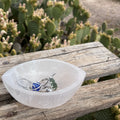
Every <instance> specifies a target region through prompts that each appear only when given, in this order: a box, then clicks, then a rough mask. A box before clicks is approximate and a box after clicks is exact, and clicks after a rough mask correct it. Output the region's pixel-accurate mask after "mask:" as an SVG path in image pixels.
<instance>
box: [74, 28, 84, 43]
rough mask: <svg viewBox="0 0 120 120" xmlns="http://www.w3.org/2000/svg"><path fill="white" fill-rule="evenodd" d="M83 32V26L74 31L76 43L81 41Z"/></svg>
mask: <svg viewBox="0 0 120 120" xmlns="http://www.w3.org/2000/svg"><path fill="white" fill-rule="evenodd" d="M83 32H84V29H83V28H81V29H79V30H77V31H76V41H77V44H80V43H82V35H83Z"/></svg>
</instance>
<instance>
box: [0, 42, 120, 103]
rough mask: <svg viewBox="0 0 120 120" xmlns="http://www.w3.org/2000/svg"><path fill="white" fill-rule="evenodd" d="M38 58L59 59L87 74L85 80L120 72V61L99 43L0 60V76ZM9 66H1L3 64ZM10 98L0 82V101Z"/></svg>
mask: <svg viewBox="0 0 120 120" xmlns="http://www.w3.org/2000/svg"><path fill="white" fill-rule="evenodd" d="M39 58H52V59H59V60H63V61H66V62H69V63H71V64H74V65H76V66H78V67H81V68H82V69H84V70H85V71H86V72H87V76H86V80H88V79H92V78H98V77H102V76H106V75H110V74H114V73H119V72H120V59H119V58H118V57H116V56H115V55H114V54H112V53H111V52H110V51H109V50H107V49H106V48H105V47H103V45H102V44H100V43H99V42H94V43H88V44H82V45H76V46H71V47H66V48H59V49H53V50H48V51H41V52H35V53H28V54H23V55H18V56H12V57H6V58H2V59H0V75H2V74H3V73H4V72H5V71H6V70H8V69H9V68H11V67H12V66H14V65H16V64H19V63H22V62H24V61H29V60H33V59H39ZM5 62H6V63H8V62H9V64H3V63H5ZM9 98H11V96H10V95H9V94H8V92H7V91H6V89H5V88H4V86H3V85H2V83H1V82H0V101H3V100H6V99H9Z"/></svg>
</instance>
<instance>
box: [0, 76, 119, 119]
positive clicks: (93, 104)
mask: <svg viewBox="0 0 120 120" xmlns="http://www.w3.org/2000/svg"><path fill="white" fill-rule="evenodd" d="M119 86H120V78H119V79H112V80H108V81H104V82H99V83H96V84H92V85H86V86H82V87H81V88H80V89H79V90H78V91H77V93H76V94H75V95H74V96H73V97H72V99H71V100H69V101H68V102H67V103H65V104H64V105H62V106H60V107H57V108H52V109H48V110H47V109H36V108H31V107H27V106H24V105H22V104H20V103H18V102H16V103H11V104H7V105H4V106H1V107H0V120H26V119H28V120H32V119H33V118H35V119H40V118H42V120H73V119H75V118H77V117H79V116H83V115H85V114H88V113H91V112H95V111H98V110H101V109H105V108H109V107H111V106H112V105H114V104H116V103H117V102H119V101H120V87H119ZM10 112H13V113H16V114H13V116H8V114H9V113H10Z"/></svg>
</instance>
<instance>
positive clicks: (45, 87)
mask: <svg viewBox="0 0 120 120" xmlns="http://www.w3.org/2000/svg"><path fill="white" fill-rule="evenodd" d="M54 75H55V74H53V75H51V76H50V77H46V78H44V79H42V80H40V81H39V82H33V83H32V82H31V81H29V80H28V79H26V78H21V79H19V80H17V84H18V85H19V86H21V87H22V88H24V89H26V90H32V91H39V92H51V91H55V90H56V89H57V83H56V82H55V80H54V78H53V76H54Z"/></svg>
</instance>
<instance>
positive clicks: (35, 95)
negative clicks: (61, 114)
mask: <svg viewBox="0 0 120 120" xmlns="http://www.w3.org/2000/svg"><path fill="white" fill-rule="evenodd" d="M53 73H56V75H55V76H54V79H55V81H56V83H57V85H58V88H57V90H56V91H53V92H37V91H29V90H26V89H24V88H22V87H21V86H19V85H18V84H17V82H16V81H17V80H19V79H20V78H27V79H28V80H30V81H32V82H34V81H36V80H37V81H38V80H39V78H40V76H41V75H48V76H49V75H51V74H53ZM85 75H86V73H85V72H84V71H83V70H82V69H80V68H78V67H76V66H74V65H72V64H69V63H66V62H63V61H59V60H56V59H39V60H33V61H29V62H25V63H22V64H19V65H16V66H14V67H13V68H11V69H10V70H8V71H7V72H6V73H4V74H3V76H2V81H3V83H4V85H5V87H6V89H7V90H8V92H9V93H10V94H11V95H12V96H13V97H14V98H15V99H16V100H17V101H18V102H20V103H22V104H24V105H27V106H30V107H35V108H53V107H57V106H60V105H62V104H64V103H65V102H67V101H68V100H69V99H70V98H71V97H72V96H73V95H74V94H75V92H76V91H77V90H78V89H79V87H80V86H81V85H82V83H83V81H84V78H85Z"/></svg>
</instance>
